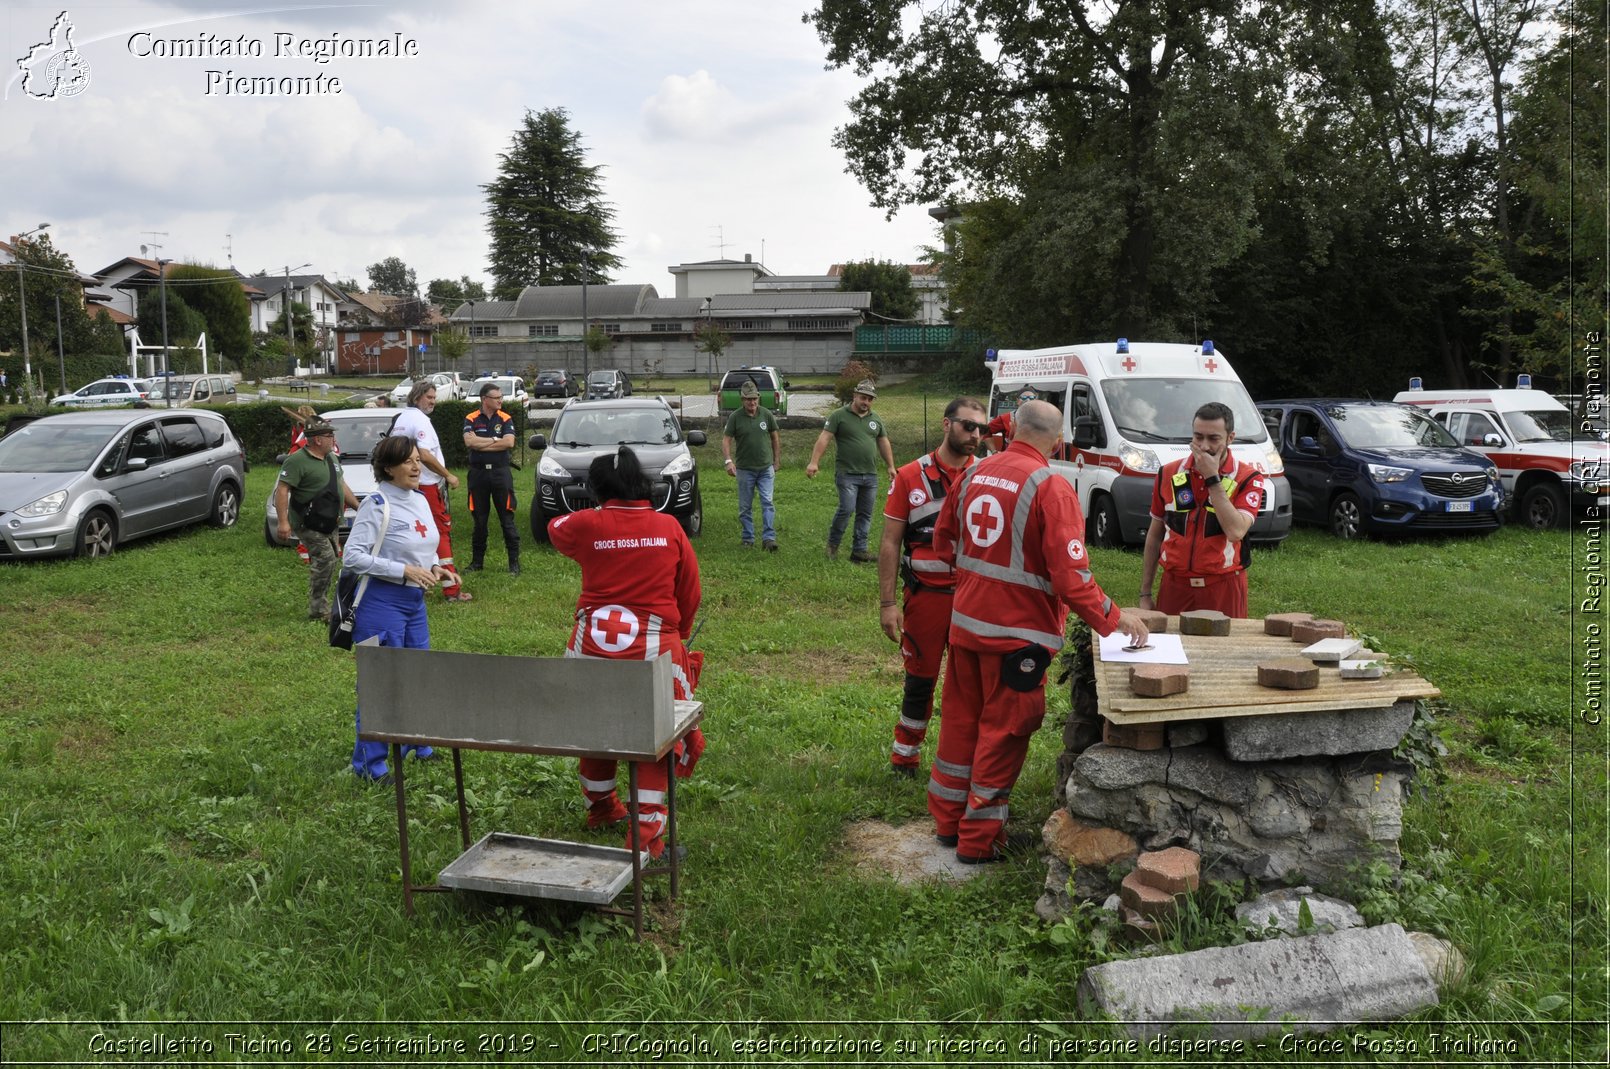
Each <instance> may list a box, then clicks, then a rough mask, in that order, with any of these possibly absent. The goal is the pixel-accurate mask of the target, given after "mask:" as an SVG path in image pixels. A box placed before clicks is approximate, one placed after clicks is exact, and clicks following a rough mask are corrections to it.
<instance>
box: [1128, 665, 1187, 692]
mask: <svg viewBox="0 0 1610 1069" xmlns="http://www.w3.org/2000/svg"><path fill="white" fill-rule="evenodd" d="M1190 686H1191V669H1190V668H1189V667H1188V666H1186V665H1183V664H1137V665H1134V666H1133V667H1131V668H1130V669H1129V689H1130V691H1132V692H1133V693H1134V694H1136V695H1138V696H1139V697H1142V698H1166V697H1168V696H1169V695H1170V694H1184V693H1185V692H1186V691H1187V690H1189V689H1190Z"/></svg>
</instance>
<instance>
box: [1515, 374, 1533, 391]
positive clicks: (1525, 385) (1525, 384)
mask: <svg viewBox="0 0 1610 1069" xmlns="http://www.w3.org/2000/svg"><path fill="white" fill-rule="evenodd" d="M1515 388H1516V389H1517V390H1530V389H1531V388H1532V376H1530V375H1516V376H1515Z"/></svg>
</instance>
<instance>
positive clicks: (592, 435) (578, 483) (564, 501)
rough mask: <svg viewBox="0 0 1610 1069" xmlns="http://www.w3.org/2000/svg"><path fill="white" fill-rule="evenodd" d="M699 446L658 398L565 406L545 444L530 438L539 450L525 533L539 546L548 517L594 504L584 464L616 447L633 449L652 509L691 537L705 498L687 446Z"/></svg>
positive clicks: (697, 435)
mask: <svg viewBox="0 0 1610 1069" xmlns="http://www.w3.org/2000/svg"><path fill="white" fill-rule="evenodd" d="M704 443H705V435H704V432H703V431H688V432H687V434H686V435H684V434H683V433H682V425H681V424H680V423H678V422H677V418H676V413H675V412H673V411H671V406H670V405H668V404H666V402H665V399H664V398H662V397H654V398H648V397H644V398H616V399H613V400H607V401H579V400H578V401H571V402H570V403H568V404H566V405H565V407H564V409H563V410H562V411H560V413H559V417H558V418H557V419H556V420H554V424H553V439H552V441H549V439H548V438H547V436H545V435H542V434H533V435H532V436H531V439H530V442H529V444H530V446H531V448H532V449H540V450H543V451H544V452H543V454H542V459H541V460H540V461H538V462H537V485H536V493H535V494H534V495H533V496H532V498H531V533H532V535H533V536H535V537H536V538H537V539H538V540H540V541H543V542H546V541H547V540H548V524H549V522H550V521H552V520H553V519H554V518H555V517H558V516H563V515H565V514H566V513H569V512H579V511H581V510H583V509H590V508H592V507H593V506H595V505H597V504H598V499H597V498H596V497H594V496H593V491H592V487H591V486H589V485H588V483H587V466H588V465H589V464H591V463H592V462H593V460H594V459H595V458H597V457H599V456H602V455H604V454H606V453H611V452H614V451H615V449H617V448H618V447H620V446H622V445H629V446H631V447H632V448H633V449H634V450H635V451H636V452H637V457H638V459H639V460H640V461H641V462H642V464H643V474H644V475H646V476H648V479H649V485H650V487H651V491H650V494H649V501H650V503H651V504H652V505H653V506H654V508H655V509H656V510H658V511H660V512H664V513H667V514H669V515H672V516H675V517H676V518H677V520H678V521H679V522H680V523H681V524H682V529H683V530H685V531H687V532H688V534H690V535H697V534H698V533H699V531H700V529H701V528H702V527H703V526H704V500H703V497H702V496H701V494H700V492H699V470H698V466H697V465H696V464H695V463H694V459H693V454H692V453H691V452H690V451H689V450H688V446H690V445H703V444H704Z"/></svg>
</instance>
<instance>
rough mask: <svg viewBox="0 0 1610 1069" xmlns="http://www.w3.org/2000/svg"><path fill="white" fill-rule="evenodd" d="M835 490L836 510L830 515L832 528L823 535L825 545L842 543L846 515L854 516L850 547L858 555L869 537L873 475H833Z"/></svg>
mask: <svg viewBox="0 0 1610 1069" xmlns="http://www.w3.org/2000/svg"><path fill="white" fill-rule="evenodd" d="M833 482H834V484H835V485H836V486H837V487H838V489H839V510H838V511H837V512H835V513H833V526H832V527H831V528H829V529H828V532H827V544H828V545H830V546H837V545H838V544H839V543H840V542H842V541H844V528H845V527H847V526H849V523H850V515H851V513H854V515H855V541H854V542H852V543H851V545H850V548H851V549H852V550H854V551H856V552H858V553H865V552H866V551H867V538H868V537H870V536H871V534H872V502H873V501H874V500H875V499H876V498H877V496H878V477H877V476H876V475H845V474H839V475H835V476H833Z"/></svg>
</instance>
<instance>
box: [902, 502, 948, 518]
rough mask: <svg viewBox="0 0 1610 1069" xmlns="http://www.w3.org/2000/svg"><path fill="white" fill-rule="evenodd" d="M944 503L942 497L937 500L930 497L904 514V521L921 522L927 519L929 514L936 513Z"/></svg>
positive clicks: (934, 514)
mask: <svg viewBox="0 0 1610 1069" xmlns="http://www.w3.org/2000/svg"><path fill="white" fill-rule="evenodd" d="M944 504H945V502H944V499H943V498H941V499H940V500H938V501H935V500H933V499H931V498H930V499H929V500H927V501H924V502H923V503H922V504H920V505H918V506H917V507H916V508H914V509H912V510H911V511H910V512H909V513H907V514H906V523H908V524H921V523H922V521H924V520H926V519H928V518H929V517H930V516H936V515H938V514H939V510H940V509H941V508H943V507H944Z"/></svg>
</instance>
